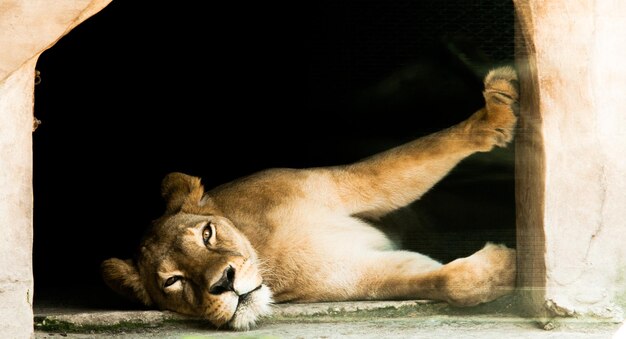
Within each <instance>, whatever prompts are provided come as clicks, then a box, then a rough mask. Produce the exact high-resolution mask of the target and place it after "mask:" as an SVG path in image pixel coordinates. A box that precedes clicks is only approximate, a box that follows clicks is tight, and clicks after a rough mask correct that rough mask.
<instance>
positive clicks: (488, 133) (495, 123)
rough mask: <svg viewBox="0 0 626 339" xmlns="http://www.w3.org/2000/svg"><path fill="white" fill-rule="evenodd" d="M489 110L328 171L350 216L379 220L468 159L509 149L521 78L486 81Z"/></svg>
mask: <svg viewBox="0 0 626 339" xmlns="http://www.w3.org/2000/svg"><path fill="white" fill-rule="evenodd" d="M483 95H484V97H485V107H484V108H482V109H480V110H479V111H477V112H476V113H474V114H473V115H472V116H471V117H470V118H468V119H467V120H465V121H463V122H461V123H460V124H458V125H455V126H452V127H450V128H448V129H445V130H443V131H440V132H437V133H434V134H432V135H429V136H426V137H423V138H420V139H417V140H415V141H413V142H410V143H407V144H404V145H401V146H399V147H396V148H393V149H391V150H389V151H386V152H383V153H380V154H377V155H375V156H372V157H370V158H367V159H365V160H363V161H360V162H357V163H355V164H352V165H348V166H339V167H334V168H331V169H330V170H329V174H330V177H331V180H332V182H333V186H334V187H336V190H337V193H338V197H339V202H340V203H341V205H342V206H343V207H344V209H345V210H346V212H347V213H348V214H351V215H361V216H365V217H372V218H377V217H380V216H382V215H384V214H386V213H388V212H390V211H393V210H395V209H397V208H399V207H402V206H406V205H408V204H409V203H411V202H413V201H415V200H416V199H418V198H420V197H421V196H422V195H423V194H424V193H426V192H427V191H428V190H429V189H430V188H431V187H432V186H433V185H435V184H436V183H437V182H438V181H439V180H441V179H442V178H443V177H444V176H445V175H446V174H448V172H449V171H450V170H451V169H452V168H453V167H454V166H456V165H457V164H458V163H459V162H460V161H461V160H463V159H464V158H465V157H467V156H469V155H471V154H473V153H475V152H487V151H490V150H491V149H492V148H493V147H494V146H501V147H502V146H505V145H506V144H507V143H508V142H510V141H511V140H512V138H513V129H514V127H515V123H516V120H517V118H516V116H515V110H516V107H517V99H518V92H517V75H516V73H515V71H514V70H513V69H512V68H510V67H503V68H498V69H495V70H493V71H491V72H489V74H488V75H487V76H486V77H485V90H484V92H483Z"/></svg>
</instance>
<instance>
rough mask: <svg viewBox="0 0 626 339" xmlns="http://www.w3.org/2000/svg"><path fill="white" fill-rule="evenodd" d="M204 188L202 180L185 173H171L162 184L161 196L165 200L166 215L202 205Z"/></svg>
mask: <svg viewBox="0 0 626 339" xmlns="http://www.w3.org/2000/svg"><path fill="white" fill-rule="evenodd" d="M203 194H204V187H203V186H202V184H200V178H198V177H193V176H191V175H187V174H183V173H178V172H174V173H170V174H168V175H166V176H165V178H163V181H162V182H161V196H163V199H165V202H166V207H165V213H166V214H172V213H176V212H178V211H180V210H181V209H182V208H183V207H184V206H187V207H192V206H199V205H201V200H202V195H203Z"/></svg>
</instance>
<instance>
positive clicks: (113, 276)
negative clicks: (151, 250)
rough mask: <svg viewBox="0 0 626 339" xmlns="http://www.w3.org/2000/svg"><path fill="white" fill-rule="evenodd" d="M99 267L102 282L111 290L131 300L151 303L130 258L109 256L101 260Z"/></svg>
mask: <svg viewBox="0 0 626 339" xmlns="http://www.w3.org/2000/svg"><path fill="white" fill-rule="evenodd" d="M100 268H101V273H102V278H103V279H104V282H105V283H106V284H107V285H108V286H109V287H110V288H111V289H112V290H114V291H115V292H117V293H119V294H121V295H123V296H125V297H127V298H129V299H131V300H133V301H139V302H141V303H143V304H144V305H146V306H150V305H151V304H152V300H151V299H150V296H149V295H148V292H147V291H146V288H145V287H144V285H143V283H142V282H141V278H140V276H139V272H138V271H137V267H136V266H135V264H134V263H133V261H132V260H130V259H128V260H121V259H117V258H111V259H107V260H105V261H103V262H102V265H101V266H100Z"/></svg>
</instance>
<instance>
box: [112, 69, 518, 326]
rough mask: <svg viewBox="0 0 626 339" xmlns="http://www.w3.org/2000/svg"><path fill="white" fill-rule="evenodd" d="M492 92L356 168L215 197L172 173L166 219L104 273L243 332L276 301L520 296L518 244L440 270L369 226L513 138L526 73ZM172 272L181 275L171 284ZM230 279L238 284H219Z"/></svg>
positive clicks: (249, 184) (255, 178)
mask: <svg viewBox="0 0 626 339" xmlns="http://www.w3.org/2000/svg"><path fill="white" fill-rule="evenodd" d="M484 97H485V102H486V106H485V108H483V109H481V110H479V111H478V112H476V113H475V114H473V115H472V116H471V117H469V118H468V119H467V120H466V121H464V122H461V123H460V124H458V125H456V126H453V127H450V128H448V129H446V130H443V131H440V132H438V133H435V134H432V135H430V136H426V137H423V138H420V139H418V140H415V141H413V142H410V143H407V144H405V145H402V146H399V147H397V148H394V149H391V150H389V151H386V152H383V153H380V154H377V155H374V156H372V157H370V158H367V159H364V160H362V161H359V162H357V163H354V164H351V165H347V166H337V167H326V168H311V169H301V170H292V169H272V170H267V171H263V172H260V173H256V174H253V175H251V176H248V177H245V178H241V179H239V180H236V181H233V182H231V183H228V184H225V185H222V186H219V187H217V188H214V189H212V190H210V191H208V192H205V191H204V189H203V187H202V185H201V184H200V179H199V178H196V177H192V176H188V175H185V174H182V173H172V174H169V175H168V176H167V177H166V178H165V179H164V180H163V184H162V192H163V197H164V198H165V199H166V202H167V207H166V212H165V215H164V216H163V217H161V218H160V219H158V220H157V221H155V223H154V225H153V227H152V228H151V229H150V230H149V232H148V234H147V235H146V236H145V238H144V239H143V241H142V243H141V246H140V250H139V253H138V255H137V257H136V259H135V260H134V261H130V260H127V261H122V260H119V259H109V260H106V261H105V262H104V263H103V265H102V271H103V277H104V279H105V281H107V283H108V284H109V286H111V288H113V289H115V290H116V291H118V292H120V293H123V294H125V295H129V296H130V297H132V298H134V299H137V300H140V301H142V302H144V303H145V304H148V305H155V306H156V307H159V308H161V309H169V310H173V311H177V312H181V313H184V314H190V315H194V316H200V317H203V318H206V319H207V320H209V321H210V322H212V323H213V324H215V325H216V326H222V325H227V326H230V327H232V328H235V329H247V328H249V327H251V326H253V325H254V323H255V321H256V320H257V318H258V317H260V316H263V315H265V314H267V313H269V304H270V303H271V302H272V299H273V300H275V301H276V302H286V301H300V302H314V301H331V300H334V301H339V300H362V299H409V298H426V299H435V300H442V301H446V302H449V303H451V304H454V305H459V306H471V305H476V304H479V303H483V302H488V301H491V300H494V299H495V298H498V297H500V296H502V295H505V294H507V293H510V292H511V291H512V290H513V288H514V285H515V251H514V250H512V249H508V248H506V247H504V246H501V245H494V244H487V245H486V246H485V247H484V248H483V249H482V250H480V251H478V252H477V253H475V254H474V255H472V256H470V257H468V258H463V259H458V260H455V261H453V262H451V263H449V264H447V265H441V264H440V263H438V262H436V261H435V260H433V259H431V258H428V257H426V256H424V255H421V254H419V253H414V252H408V251H400V250H394V249H393V244H392V242H391V241H390V240H389V239H388V238H387V237H386V236H385V235H384V234H383V233H382V232H381V231H380V230H378V229H376V228H374V227H373V226H371V225H369V224H368V223H367V222H366V221H364V220H366V218H364V217H367V218H379V217H381V216H383V215H385V214H387V213H389V212H391V211H393V210H395V209H397V208H399V207H402V206H406V205H407V204H409V203H411V202H413V201H414V200H416V199H419V198H420V197H421V196H422V195H423V194H424V193H425V192H427V191H428V190H429V189H430V188H431V187H432V186H433V185H434V184H435V183H437V182H438V181H439V180H440V179H441V178H442V177H444V176H445V175H446V174H447V173H448V172H449V171H450V170H451V169H452V168H453V167H454V166H455V165H456V164H458V163H459V161H461V160H463V159H464V158H465V157H467V156H469V155H471V154H472V153H475V152H486V151H489V150H491V149H492V148H493V147H494V146H505V145H506V144H507V143H508V142H509V141H511V139H512V138H513V128H514V126H515V122H516V117H515V114H514V106H515V105H516V102H517V98H518V93H517V89H516V75H515V71H514V70H513V69H511V68H499V69H496V70H494V71H492V72H490V73H489V74H488V75H487V77H486V78H485V91H484ZM207 227H208V230H207V229H206V228H207ZM211 233H213V237H212V238H210V240H209V241H208V242H207V244H206V245H205V243H204V241H203V235H207V234H211ZM172 277H179V278H180V279H179V278H176V279H179V280H178V281H175V280H176V279H171V280H170V282H171V281H175V283H173V284H171V285H170V286H168V287H165V284H166V281H168V279H169V278H172ZM220 282H221V284H222V285H224V286H230V287H229V288H227V289H225V288H222V287H215V286H218V285H219V286H222V285H220ZM228 282H230V285H228Z"/></svg>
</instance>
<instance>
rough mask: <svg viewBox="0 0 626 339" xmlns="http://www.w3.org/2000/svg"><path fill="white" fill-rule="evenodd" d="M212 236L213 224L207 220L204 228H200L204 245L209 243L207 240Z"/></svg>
mask: <svg viewBox="0 0 626 339" xmlns="http://www.w3.org/2000/svg"><path fill="white" fill-rule="evenodd" d="M212 236H213V224H211V223H210V222H209V223H207V224H206V226H204V229H203V230H202V241H203V242H204V245H208V244H209V241H210V240H211V237H212Z"/></svg>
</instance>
